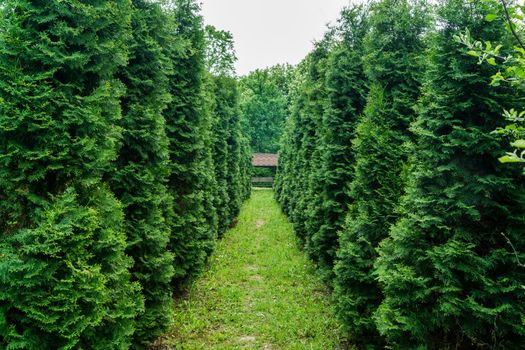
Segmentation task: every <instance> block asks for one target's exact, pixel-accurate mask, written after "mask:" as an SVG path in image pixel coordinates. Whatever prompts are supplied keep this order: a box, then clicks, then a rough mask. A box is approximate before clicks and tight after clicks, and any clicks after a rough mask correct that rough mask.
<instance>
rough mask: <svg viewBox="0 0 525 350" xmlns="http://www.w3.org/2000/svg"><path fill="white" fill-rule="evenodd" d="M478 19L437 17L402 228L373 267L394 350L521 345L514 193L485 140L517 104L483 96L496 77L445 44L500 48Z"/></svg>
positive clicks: (515, 184)
mask: <svg viewBox="0 0 525 350" xmlns="http://www.w3.org/2000/svg"><path fill="white" fill-rule="evenodd" d="M486 9H487V7H486V5H485V4H484V3H482V2H472V3H465V2H464V1H460V0H447V1H442V2H441V6H440V9H439V16H440V23H441V25H440V27H439V28H438V33H437V34H436V35H435V36H434V37H433V39H432V41H431V51H430V55H429V67H428V69H427V74H426V76H425V84H424V89H423V95H422V98H421V101H420V103H419V105H418V118H417V121H416V122H415V123H414V125H413V128H412V129H413V131H414V133H415V136H416V143H415V145H414V147H413V148H412V149H411V154H412V166H411V168H410V175H409V181H408V190H407V195H406V197H405V198H404V200H403V202H402V206H401V209H400V212H401V213H402V217H401V219H400V220H399V222H398V223H397V224H396V225H395V226H394V228H393V229H392V232H391V238H390V239H388V240H386V241H385V242H383V243H382V245H381V248H380V258H379V260H378V262H377V267H378V277H379V280H380V282H381V284H382V285H383V286H384V288H383V290H384V294H385V299H384V301H383V303H382V305H381V307H380V309H379V310H378V313H377V322H378V327H379V329H380V331H381V332H382V334H384V335H385V336H386V337H387V339H388V340H389V342H390V343H391V344H393V346H395V347H401V348H406V349H409V348H422V347H426V348H491V349H518V348H520V347H521V344H523V342H524V339H525V338H524V337H525V326H524V325H523V323H522V321H521V317H522V315H523V314H524V307H523V305H524V303H523V298H524V294H523V290H522V285H523V284H524V282H525V271H524V270H523V268H521V267H519V266H518V265H517V264H516V259H518V260H519V259H522V258H523V257H524V254H523V252H524V247H525V245H524V244H525V241H524V239H523V235H522V228H523V226H524V222H523V210H524V204H525V201H524V199H525V197H524V193H525V192H524V187H523V185H524V182H523V178H522V177H520V176H519V171H517V169H512V167H510V166H507V167H502V166H501V165H500V164H498V163H497V159H496V158H497V157H496V156H497V154H498V153H500V152H501V151H502V149H503V147H504V145H502V142H501V141H500V140H498V138H497V137H496V136H495V135H491V134H490V131H491V130H494V129H495V128H496V127H498V126H501V125H502V122H503V120H502V119H501V118H500V116H499V112H500V108H501V106H503V107H507V108H508V106H512V105H514V106H516V105H518V106H519V105H520V104H522V103H523V102H522V101H521V102H518V100H517V97H518V96H517V95H516V94H515V91H513V90H512V89H510V88H509V87H507V86H501V87H499V88H493V89H487V87H486V83H487V81H488V79H489V78H490V77H491V76H492V75H494V74H495V73H496V72H497V70H496V69H495V68H494V67H492V66H490V65H483V66H480V65H478V64H476V62H475V61H473V60H472V59H471V58H469V57H468V55H467V54H466V53H465V52H464V48H463V47H462V46H461V45H460V44H459V43H457V42H456V41H455V40H454V36H456V35H458V34H459V33H460V31H462V30H464V28H469V30H470V31H471V33H472V34H473V35H474V36H475V37H478V38H481V39H483V40H487V41H494V40H499V39H500V38H502V37H505V36H506V34H505V32H504V30H503V27H502V25H501V23H498V21H493V22H491V23H490V24H487V23H486V22H485V21H484V17H485V15H486V13H487V12H486ZM502 233H503V235H502ZM505 237H508V238H509V239H510V240H511V241H512V242H513V243H514V247H515V249H516V251H513V250H512V249H511V247H510V246H509V245H508V244H507V241H506V238H505ZM458 325H459V326H460V327H458Z"/></svg>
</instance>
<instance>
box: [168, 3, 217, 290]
mask: <svg viewBox="0 0 525 350" xmlns="http://www.w3.org/2000/svg"><path fill="white" fill-rule="evenodd" d="M174 5H175V6H174V9H173V10H172V15H173V19H174V21H175V23H176V26H177V27H176V30H175V35H177V37H178V43H177V45H174V46H173V47H172V48H171V51H170V58H171V60H172V64H173V74H172V75H171V76H170V83H169V92H170V93H171V95H172V101H171V102H170V103H169V104H168V108H167V110H166V112H165V113H164V115H165V118H166V126H167V134H168V138H169V140H170V150H169V154H170V161H171V174H170V177H169V188H170V192H171V194H172V196H173V199H174V214H173V217H172V219H171V220H170V229H171V241H170V244H169V247H170V250H171V251H172V252H173V253H174V256H175V260H174V266H175V277H174V283H175V285H176V286H180V283H182V282H184V281H186V280H187V279H188V278H189V277H191V276H193V275H195V274H196V273H198V272H199V271H201V270H202V268H203V267H204V264H205V261H206V258H207V255H208V253H209V252H210V251H211V250H212V249H213V245H214V241H215V237H216V234H217V232H216V230H214V229H213V228H214V226H215V225H214V220H216V219H215V218H216V213H215V208H214V207H213V194H214V192H215V189H214V186H215V185H214V183H215V177H214V167H213V162H212V158H211V157H212V153H211V128H212V122H211V115H210V113H208V111H206V101H205V100H204V98H205V96H206V91H205V89H204V86H205V85H204V84H205V66H204V63H205V61H204V54H205V41H204V28H203V24H202V18H201V16H200V15H199V6H198V5H197V3H196V2H195V1H194V0H176V1H175V2H174Z"/></svg>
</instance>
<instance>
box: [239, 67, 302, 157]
mask: <svg viewBox="0 0 525 350" xmlns="http://www.w3.org/2000/svg"><path fill="white" fill-rule="evenodd" d="M292 71H293V68H292V67H291V66H289V65H277V66H274V67H270V68H266V69H258V70H255V71H254V72H251V73H250V74H248V75H246V76H244V77H242V78H240V83H239V89H240V96H241V97H240V108H241V112H242V116H243V125H244V128H245V130H247V131H248V133H249V137H250V139H251V147H252V149H253V151H254V152H259V153H277V151H278V149H279V139H280V138H281V135H282V130H283V127H284V123H285V121H286V118H287V116H288V105H289V102H290V99H289V83H290V79H291V75H292Z"/></svg>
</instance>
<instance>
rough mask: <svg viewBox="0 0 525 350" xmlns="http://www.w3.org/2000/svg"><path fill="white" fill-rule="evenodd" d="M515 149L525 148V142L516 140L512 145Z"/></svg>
mask: <svg viewBox="0 0 525 350" xmlns="http://www.w3.org/2000/svg"><path fill="white" fill-rule="evenodd" d="M510 145H511V146H512V147H514V148H522V149H523V148H525V140H516V141H514V142H513V143H511V144H510Z"/></svg>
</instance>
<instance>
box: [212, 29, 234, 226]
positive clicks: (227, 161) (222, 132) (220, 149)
mask: <svg viewBox="0 0 525 350" xmlns="http://www.w3.org/2000/svg"><path fill="white" fill-rule="evenodd" d="M235 61H236V57H235V51H234V43H233V37H232V35H231V34H230V33H228V32H224V31H220V30H217V29H216V28H214V27H212V26H207V27H206V66H207V70H208V71H209V72H210V76H209V79H210V81H211V84H210V85H209V89H211V93H212V98H213V100H214V103H213V104H212V108H213V109H212V112H213V114H214V123H213V139H214V140H213V155H214V157H213V158H214V162H215V178H216V181H217V191H216V195H215V201H214V204H215V207H216V208H217V214H218V230H219V234H222V233H224V231H225V230H226V229H227V228H228V227H229V226H230V225H231V223H232V220H233V217H234V215H235V212H234V211H235V208H233V203H234V202H236V201H237V198H236V193H235V192H234V191H233V189H232V186H235V185H237V183H236V180H238V179H236V178H235V172H239V171H240V168H239V164H238V163H236V159H232V158H234V157H236V156H237V157H238V156H240V154H237V155H236V154H235V152H234V151H235V150H233V149H232V148H231V146H230V143H231V138H232V137H233V138H236V137H237V136H238V135H236V134H233V135H232V129H231V125H230V121H231V119H232V118H235V117H236V115H237V114H238V94H237V80H236V78H235V67H234V64H235ZM232 165H233V167H232ZM232 196H233V197H232Z"/></svg>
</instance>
